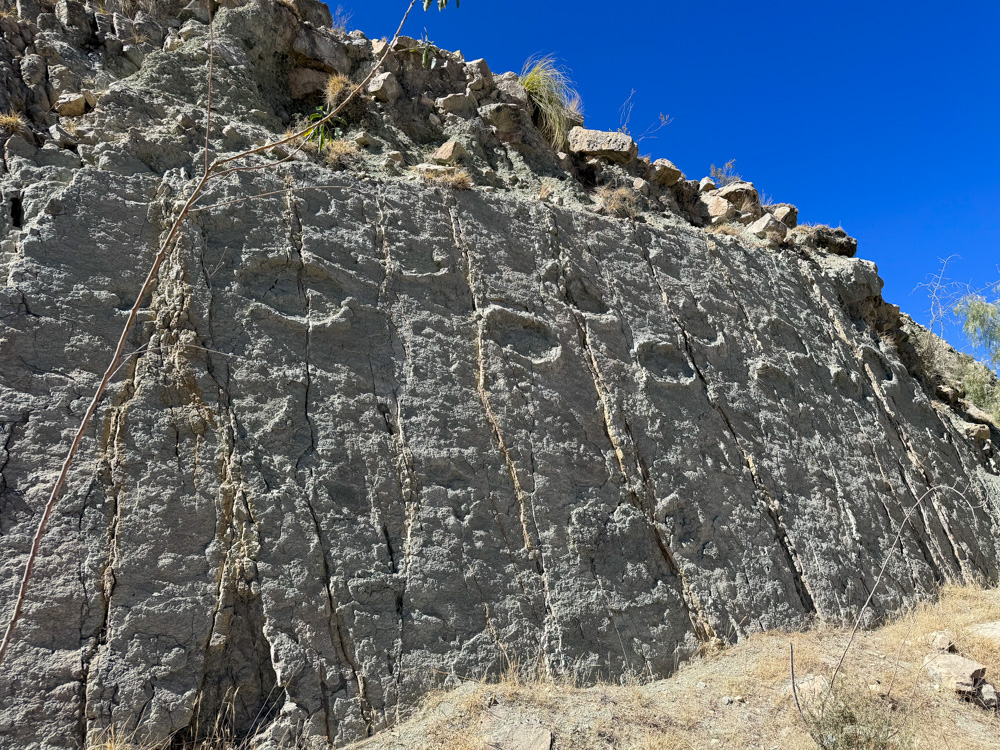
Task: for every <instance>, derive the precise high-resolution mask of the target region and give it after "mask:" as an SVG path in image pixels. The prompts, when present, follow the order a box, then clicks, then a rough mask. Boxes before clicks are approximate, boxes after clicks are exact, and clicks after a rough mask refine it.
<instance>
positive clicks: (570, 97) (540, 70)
mask: <svg viewBox="0 0 1000 750" xmlns="http://www.w3.org/2000/svg"><path fill="white" fill-rule="evenodd" d="M520 81H521V85H522V86H524V90H525V91H527V92H528V96H529V97H530V98H531V101H532V102H533V103H534V105H535V109H536V110H537V113H538V125H539V127H540V128H541V130H542V132H543V133H544V134H545V135H546V137H547V138H548V139H549V141H550V142H551V144H552V146H553V147H554V148H562V147H563V146H565V145H566V138H567V136H568V135H569V129H570V127H571V124H572V123H573V122H575V121H578V120H582V119H583V102H582V100H581V99H580V95H579V94H578V93H577V92H576V89H575V88H573V83H572V81H570V78H569V76H568V75H567V73H566V71H565V70H563V69H562V68H561V67H559V64H558V62H557V61H556V58H555V57H553V56H552V55H546V56H544V57H532V58H529V59H528V61H527V62H526V63H525V64H524V68H522V70H521V76H520Z"/></svg>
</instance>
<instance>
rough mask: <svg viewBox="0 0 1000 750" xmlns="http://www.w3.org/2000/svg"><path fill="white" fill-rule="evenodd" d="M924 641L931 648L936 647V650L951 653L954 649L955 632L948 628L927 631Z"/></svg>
mask: <svg viewBox="0 0 1000 750" xmlns="http://www.w3.org/2000/svg"><path fill="white" fill-rule="evenodd" d="M926 641H927V643H928V644H929V645H930V646H931V648H936V649H937V650H938V651H949V652H952V653H954V651H955V634H954V633H952V632H951V631H950V630H935V631H934V632H933V633H928V634H927V637H926Z"/></svg>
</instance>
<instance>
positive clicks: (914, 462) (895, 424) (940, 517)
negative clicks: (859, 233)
mask: <svg viewBox="0 0 1000 750" xmlns="http://www.w3.org/2000/svg"><path fill="white" fill-rule="evenodd" d="M809 262H810V266H811V268H812V269H813V277H812V278H811V279H810V281H811V282H812V285H813V291H814V292H815V296H816V297H817V298H818V299H819V301H820V302H821V303H822V305H823V307H824V310H825V311H826V313H827V316H828V317H829V319H830V322H831V324H832V325H833V327H834V330H835V331H836V333H837V336H838V338H839V339H840V340H841V341H843V342H844V343H845V344H846V345H847V346H848V348H849V349H850V351H851V352H852V353H853V354H854V356H855V358H856V359H857V361H858V362H859V363H860V364H861V366H862V369H863V370H864V373H865V375H866V378H867V380H868V383H869V385H870V386H871V389H872V393H874V395H875V398H876V402H877V403H878V405H879V407H880V409H881V412H882V414H883V416H884V417H885V419H886V421H887V422H888V423H889V424H890V425H891V426H892V430H893V434H895V435H896V437H897V439H898V440H899V444H900V445H901V446H902V448H903V450H904V452H905V454H906V457H907V458H908V459H909V463H910V466H911V467H912V468H913V469H914V470H915V471H916V472H917V474H918V475H919V476H920V478H921V479H922V480H923V484H924V486H925V487H926V488H927V491H929V493H930V495H929V497H930V505H931V507H933V509H934V514H935V516H936V518H937V521H938V524H939V525H940V527H941V530H942V531H943V532H944V538H945V540H946V541H947V543H948V551H949V552H950V554H951V559H952V560H953V561H954V563H955V565H956V567H957V568H958V571H959V572H960V573H961V574H962V575H965V576H968V575H970V572H969V571H968V570H966V565H965V564H964V562H963V560H962V559H961V558H960V557H959V555H958V545H957V543H956V541H955V537H954V535H953V534H952V531H951V529H950V527H949V524H948V521H947V519H946V518H945V517H944V513H943V510H942V509H941V506H940V503H939V501H938V489H937V485H936V483H935V482H934V481H933V479H932V478H931V477H930V475H929V474H928V473H927V468H926V466H925V463H924V461H923V459H921V458H920V456H919V455H918V452H917V451H916V450H915V449H914V447H913V443H912V441H911V440H910V438H909V436H908V435H907V434H906V431H905V430H904V429H903V427H902V426H901V425H900V423H899V420H898V419H897V417H896V415H895V413H894V411H893V408H892V405H891V403H890V401H889V398H888V396H887V395H886V393H885V391H884V389H883V388H882V387H881V385H880V384H879V379H878V376H877V375H876V374H875V372H874V371H873V369H872V367H871V364H870V363H869V362H866V361H865V358H864V354H863V352H862V351H861V350H860V349H859V348H858V346H857V344H856V343H855V342H854V340H853V339H852V338H851V337H850V336H848V335H847V332H846V331H845V330H844V327H843V324H842V322H841V315H842V314H843V310H844V306H843V305H842V304H840V305H837V306H835V305H834V304H833V303H832V302H831V301H830V300H829V299H828V297H827V295H826V294H825V293H824V292H823V290H822V289H821V288H820V285H819V284H818V283H817V281H816V278H815V274H816V273H819V274H822V269H821V268H820V267H819V265H818V264H817V263H816V261H815V260H814V259H811V258H810V259H809ZM838 302H839V300H838ZM900 476H901V478H902V480H903V483H904V484H905V486H906V488H907V491H908V492H909V493H910V497H911V498H912V500H913V504H917V503H919V507H918V509H919V511H920V514H921V516H922V517H923V520H924V526H925V528H926V529H927V530H930V528H931V525H930V519H929V518H928V516H927V509H926V507H925V506H926V503H925V502H921V501H920V499H921V497H922V495H923V494H924V493H922V492H920V491H919V490H918V489H917V488H916V487H914V486H913V484H912V482H911V481H910V478H909V477H908V476H907V475H906V472H905V471H903V470H902V469H901V470H900ZM925 499H926V498H925ZM914 534H915V535H917V532H916V529H915V530H914Z"/></svg>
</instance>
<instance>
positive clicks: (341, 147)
mask: <svg viewBox="0 0 1000 750" xmlns="http://www.w3.org/2000/svg"><path fill="white" fill-rule="evenodd" d="M313 145H314V146H315V144H313ZM357 154H358V144H356V143H355V142H354V141H348V140H346V139H343V138H338V139H337V140H335V141H327V143H326V146H325V147H324V148H323V158H324V159H325V160H326V163H327V165H328V166H330V167H333V168H334V169H345V168H346V167H348V166H349V165H350V163H351V162H352V161H353V160H354V158H355V157H356V156H357Z"/></svg>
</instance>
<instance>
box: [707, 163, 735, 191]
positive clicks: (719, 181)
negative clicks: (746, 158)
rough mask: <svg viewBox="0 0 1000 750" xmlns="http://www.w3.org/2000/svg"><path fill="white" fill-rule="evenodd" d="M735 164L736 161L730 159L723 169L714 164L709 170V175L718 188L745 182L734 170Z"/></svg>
mask: <svg viewBox="0 0 1000 750" xmlns="http://www.w3.org/2000/svg"><path fill="white" fill-rule="evenodd" d="M735 164H736V159H730V160H729V161H727V162H726V163H725V164H723V165H722V166H721V167H717V166H715V165H714V164H713V165H712V168H711V169H710V170H709V174H710V175H711V177H712V180H713V181H714V182H715V184H716V185H717V186H718V187H725V186H726V185H731V184H732V183H734V182H743V178H742V177H741V176H740V175H739V173H737V171H736V170H735V169H734V168H733V167H734V166H735Z"/></svg>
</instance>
